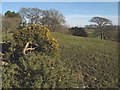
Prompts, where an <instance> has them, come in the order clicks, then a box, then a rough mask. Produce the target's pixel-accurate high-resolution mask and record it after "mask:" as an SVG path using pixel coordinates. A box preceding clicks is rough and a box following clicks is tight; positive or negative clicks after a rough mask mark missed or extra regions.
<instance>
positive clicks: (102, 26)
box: [90, 17, 112, 39]
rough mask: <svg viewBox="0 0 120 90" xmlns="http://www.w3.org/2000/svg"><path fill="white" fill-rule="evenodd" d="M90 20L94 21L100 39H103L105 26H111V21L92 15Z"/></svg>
mask: <svg viewBox="0 0 120 90" xmlns="http://www.w3.org/2000/svg"><path fill="white" fill-rule="evenodd" d="M90 22H93V23H95V25H96V26H97V28H98V32H99V34H100V37H101V39H105V35H104V33H105V27H106V26H111V25H112V21H111V20H109V19H106V18H103V17H93V18H92V19H91V20H90Z"/></svg>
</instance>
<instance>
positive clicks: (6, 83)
mask: <svg viewBox="0 0 120 90" xmlns="http://www.w3.org/2000/svg"><path fill="white" fill-rule="evenodd" d="M19 61H20V62H19V63H18V65H16V64H8V65H9V66H3V78H2V80H3V87H4V88H13V87H23V88H25V87H26V88H28V87H29V88H65V87H66V88H67V87H74V88H76V87H79V83H77V81H79V82H80V81H81V83H82V77H80V79H77V78H76V77H75V75H76V74H71V72H70V71H68V69H67V67H65V64H64V63H63V62H62V61H61V60H60V59H59V58H58V57H57V58H52V57H50V56H47V55H41V54H40V53H36V54H35V53H31V54H27V55H26V56H23V57H20V58H19Z"/></svg>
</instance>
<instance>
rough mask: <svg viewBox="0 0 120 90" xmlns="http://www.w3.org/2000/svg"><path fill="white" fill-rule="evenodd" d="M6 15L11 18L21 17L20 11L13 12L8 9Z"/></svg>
mask: <svg viewBox="0 0 120 90" xmlns="http://www.w3.org/2000/svg"><path fill="white" fill-rule="evenodd" d="M5 16H6V17H9V18H12V17H20V15H19V13H16V12H14V11H13V12H12V11H9V10H8V11H6V12H5Z"/></svg>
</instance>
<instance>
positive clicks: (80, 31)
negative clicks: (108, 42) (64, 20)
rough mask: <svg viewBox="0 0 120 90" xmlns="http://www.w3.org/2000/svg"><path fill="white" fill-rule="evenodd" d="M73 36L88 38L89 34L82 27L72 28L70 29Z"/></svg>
mask: <svg viewBox="0 0 120 90" xmlns="http://www.w3.org/2000/svg"><path fill="white" fill-rule="evenodd" d="M69 30H70V32H71V34H72V35H74V36H81V37H87V36H88V35H87V32H86V31H85V29H84V28H80V27H72V28H70V29H69Z"/></svg>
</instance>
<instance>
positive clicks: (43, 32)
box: [13, 24, 59, 55]
mask: <svg viewBox="0 0 120 90" xmlns="http://www.w3.org/2000/svg"><path fill="white" fill-rule="evenodd" d="M13 39H14V40H15V44H16V46H17V48H19V51H21V50H23V49H24V48H25V46H26V44H27V43H28V42H29V43H30V44H29V45H28V48H31V49H33V48H35V50H34V51H38V52H42V53H46V54H47V55H55V53H56V51H57V50H58V47H59V45H58V42H57V40H56V39H55V38H53V36H52V35H51V33H50V30H49V29H48V28H46V27H44V26H42V25H38V24H32V25H28V26H26V27H25V28H22V29H21V30H18V31H16V32H15V33H14V34H13ZM28 51H29V50H27V52H28Z"/></svg>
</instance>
